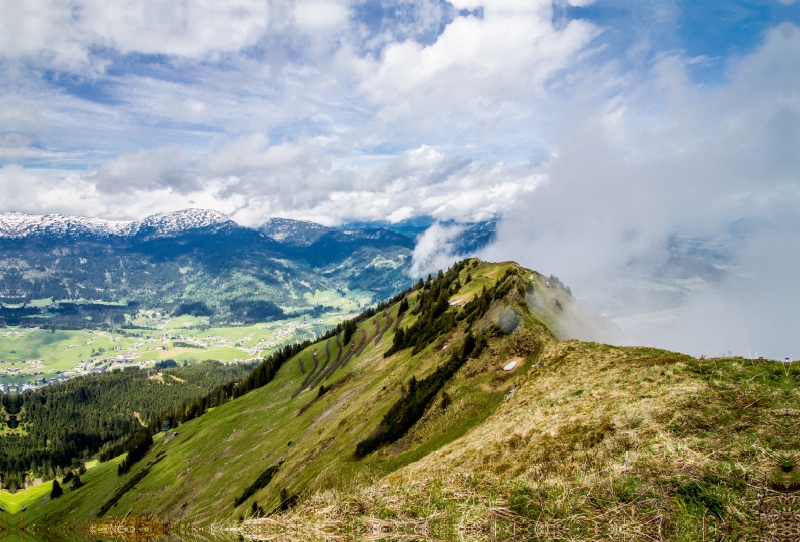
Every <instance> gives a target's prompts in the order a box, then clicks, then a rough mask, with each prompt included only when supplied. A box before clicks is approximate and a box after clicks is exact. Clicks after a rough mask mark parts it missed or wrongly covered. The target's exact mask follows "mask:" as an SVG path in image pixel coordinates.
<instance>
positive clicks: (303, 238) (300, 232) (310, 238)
mask: <svg viewBox="0 0 800 542" xmlns="http://www.w3.org/2000/svg"><path fill="white" fill-rule="evenodd" d="M258 230H259V231H260V232H262V233H263V234H264V235H266V236H267V237H270V238H272V239H274V240H275V241H278V242H279V243H283V244H285V245H290V246H302V247H307V246H309V245H310V244H312V243H314V242H315V241H317V240H318V239H319V238H320V237H322V236H323V235H325V234H326V233H328V232H331V231H333V230H334V228H328V227H326V226H323V225H322V224H317V223H316V222H309V221H307V220H292V219H289V218H277V217H275V218H269V219H267V221H266V222H264V224H262V225H261V226H260V227H259V228H258Z"/></svg>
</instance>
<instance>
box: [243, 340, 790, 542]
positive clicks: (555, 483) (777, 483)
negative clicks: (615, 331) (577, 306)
mask: <svg viewBox="0 0 800 542" xmlns="http://www.w3.org/2000/svg"><path fill="white" fill-rule="evenodd" d="M498 349H502V347H498ZM503 355H505V352H503V353H500V352H494V353H490V354H489V355H488V356H486V360H489V359H494V358H495V357H497V358H500V357H502V356H503ZM484 363H487V364H488V365H491V364H492V363H493V362H488V361H484ZM799 373H800V371H798V370H797V369H792V371H789V370H784V367H783V366H781V365H780V364H777V363H775V362H765V361H750V360H743V359H719V360H695V359H693V358H690V357H688V356H683V355H679V354H673V353H670V352H664V351H659V350H655V349H647V348H614V347H609V346H605V345H598V344H593V343H581V342H577V341H566V342H562V343H559V344H554V345H552V346H551V347H549V348H548V350H547V352H546V353H545V355H543V356H542V358H541V360H540V363H539V365H538V366H534V367H533V368H532V369H531V370H530V371H529V372H528V373H527V374H526V375H525V376H524V377H522V378H520V379H519V380H518V382H517V390H516V392H515V393H514V394H513V395H511V396H509V397H508V399H507V400H506V401H505V402H504V403H503V404H502V405H501V406H500V407H499V409H498V410H497V411H496V413H495V414H493V415H492V416H491V417H490V418H489V419H488V420H486V421H485V422H484V423H482V424H481V425H479V426H477V427H475V428H473V429H472V430H471V431H470V432H469V433H468V434H466V435H465V436H464V437H462V438H461V439H459V440H457V441H455V442H453V443H451V444H449V445H447V446H444V447H442V448H441V449H439V450H437V451H435V452H433V453H431V454H430V455H428V456H426V457H424V458H423V459H421V460H420V461H417V462H415V463H412V464H410V465H408V466H406V467H404V468H403V469H400V470H399V471H397V472H395V473H393V474H390V475H388V476H386V477H385V478H383V479H381V480H379V481H377V482H375V483H373V484H370V485H367V486H366V487H363V488H361V489H359V490H356V491H353V492H350V493H342V492H334V491H329V492H324V493H320V494H317V495H314V496H312V497H310V498H309V499H308V500H306V501H305V502H304V503H302V504H301V505H300V506H299V507H297V508H296V509H295V510H293V511H290V512H287V513H285V514H283V515H281V516H277V517H274V518H272V519H270V520H269V521H270V522H271V524H272V526H273V527H274V526H276V525H291V524H297V525H332V524H334V523H335V524H336V525H339V527H340V528H339V530H338V531H337V536H343V537H350V538H365V539H368V538H370V537H374V536H378V537H379V538H390V539H404V538H409V539H426V538H428V539H470V540H483V539H485V540H490V539H493V540H494V539H520V538H528V539H549V540H576V539H611V538H613V539H617V538H623V537H624V538H627V539H630V540H715V539H720V538H725V539H744V538H750V537H756V538H757V537H758V536H759V532H760V531H763V532H775V533H777V532H779V531H780V529H781V528H785V526H782V524H781V522H785V521H787V520H786V518H785V517H783V516H781V510H784V509H786V506H789V505H787V504H786V503H783V502H782V501H780V499H781V498H783V499H784V500H786V499H787V498H789V497H787V495H789V496H791V495H792V493H791V491H793V490H795V491H796V489H797V487H798V486H800V484H798V482H797V479H798V476H797V467H796V466H794V463H795V462H796V458H797V456H796V455H791V454H792V453H794V454H796V450H797V449H798V448H797V431H796V429H797V418H796V417H795V416H792V412H795V413H796V411H794V410H791V409H789V408H788V407H789V406H791V405H795V406H796V405H797V404H798V401H797V399H798V393H797V385H796V384H797V381H798V380H800V377H799V376H798V374H799ZM787 409H788V410H787ZM787 412H788V414H787ZM437 425H438V424H437ZM792 450H795V451H794V452H792ZM792 458H794V459H792ZM781 462H783V463H781ZM781 465H782V466H783V467H781ZM785 471H787V472H785ZM787 491H788V492H790V493H787ZM792 498H796V497H792ZM770 499H771V500H770ZM787 502H788V501H787ZM776 503H777V504H776ZM791 503H794V504H793V506H795V507H796V505H797V503H795V501H791ZM791 503H790V504H791ZM781 506H783V508H781ZM784 515H785V514H784ZM248 529H250V530H255V531H259V528H258V527H257V526H256V525H250V526H248Z"/></svg>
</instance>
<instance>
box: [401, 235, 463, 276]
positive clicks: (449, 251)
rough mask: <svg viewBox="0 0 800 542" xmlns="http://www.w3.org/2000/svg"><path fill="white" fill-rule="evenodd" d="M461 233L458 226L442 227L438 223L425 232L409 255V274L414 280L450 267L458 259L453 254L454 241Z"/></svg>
mask: <svg viewBox="0 0 800 542" xmlns="http://www.w3.org/2000/svg"><path fill="white" fill-rule="evenodd" d="M462 231H463V228H462V227H460V226H455V225H453V226H444V225H442V224H440V223H438V222H437V223H435V224H433V225H432V226H431V227H430V228H428V229H427V230H425V233H423V234H422V235H421V236H420V237H419V239H417V245H416V246H415V247H414V253H413V254H412V255H411V269H410V270H409V274H410V275H411V276H412V277H415V278H416V277H424V276H425V275H427V274H429V273H436V272H437V271H438V270H439V269H447V268H448V267H450V266H451V265H452V264H453V262H454V261H455V259H456V258H457V257H458V256H457V255H456V253H455V241H456V239H457V238H458V236H459V234H461V232H462Z"/></svg>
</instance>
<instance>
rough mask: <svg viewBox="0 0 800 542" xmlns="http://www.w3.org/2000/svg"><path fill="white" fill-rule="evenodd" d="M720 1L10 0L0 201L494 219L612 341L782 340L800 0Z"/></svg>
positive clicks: (796, 141)
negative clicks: (669, 291)
mask: <svg viewBox="0 0 800 542" xmlns="http://www.w3.org/2000/svg"><path fill="white" fill-rule="evenodd" d="M721 4H723V3H719V2H693V3H687V2H679V1H677V0H673V1H668V0H648V1H646V2H632V1H623V0H597V1H592V0H556V1H545V0H529V1H515V0H495V1H491V2H479V1H472V0H459V1H453V2H445V1H440V0H414V1H402V0H352V1H348V0H341V1H339V0H313V1H306V2H289V1H282V0H274V1H268V0H237V1H235V2H229V3H226V4H224V5H222V4H218V3H213V2H211V3H208V2H192V3H189V4H186V3H179V2H154V1H150V0H145V1H142V2H137V3H135V4H130V3H123V2H113V1H112V2H99V1H95V0H78V1H73V2H69V3H67V2H64V1H57V0H55V1H48V0H41V1H38V2H24V3H23V2H12V1H0V6H2V7H0V10H1V11H0V13H2V15H3V16H2V17H0V66H2V68H1V69H2V83H0V84H1V85H2V91H0V193H2V198H0V212H5V211H19V212H26V213H31V214H44V213H62V214H71V215H84V216H93V217H103V218H109V219H119V220H121V219H141V218H143V217H144V216H147V215H152V214H155V213H158V212H164V211H174V210H179V209H185V208H188V207H200V208H208V209H215V210H218V211H220V212H223V213H225V214H227V215H229V216H231V218H233V219H234V220H236V221H237V222H239V223H241V224H244V225H258V224H260V223H262V222H263V221H264V220H265V219H266V218H268V217H271V216H283V217H288V218H296V219H305V220H311V221H315V222H320V223H323V224H326V225H334V224H341V223H345V222H349V221H370V220H388V221H390V222H397V221H402V220H405V219H409V218H414V217H420V216H430V217H433V218H434V219H436V220H441V221H455V222H456V223H462V222H471V221H477V220H487V219H496V220H499V229H498V239H497V242H496V243H495V244H494V245H493V246H491V247H488V248H487V249H486V250H484V251H483V252H482V253H481V254H480V256H482V257H484V258H487V259H492V260H509V259H512V260H516V261H518V262H519V263H521V264H523V265H525V266H527V267H531V268H533V269H536V270H538V271H541V272H542V273H545V274H550V273H553V274H556V275H558V276H559V277H560V278H561V279H562V280H563V281H564V282H566V283H567V284H569V285H570V286H571V288H572V290H573V291H574V292H575V293H576V295H577V297H578V298H580V299H582V300H584V301H585V302H586V303H587V304H589V305H590V306H593V307H595V308H597V309H598V310H601V311H606V312H609V314H611V315H612V316H614V317H616V318H617V319H618V320H619V321H620V322H622V321H625V322H627V323H629V324H631V325H630V326H629V327H628V328H627V331H628V336H627V339H626V341H628V342H631V343H634V344H652V345H656V346H664V347H668V348H672V349H677V350H682V351H686V352H690V353H694V354H710V355H714V354H721V353H724V352H727V351H730V352H732V353H735V354H741V355H746V356H747V355H751V356H754V355H756V352H757V353H758V355H764V356H772V357H778V358H783V357H785V356H789V357H792V358H798V357H800V335H798V334H797V333H796V329H795V328H796V326H797V323H798V322H800V287H798V285H797V281H796V280H795V274H796V271H795V270H796V269H797V265H798V263H800V262H799V260H800V216H799V214H798V204H799V203H800V178H799V177H800V175H799V174H798V171H800V96H799V95H798V89H800V80H799V79H800V28H798V27H799V26H800V3H797V2H793V1H790V0H756V1H747V2H745V1H744V0H740V1H735V2H728V3H725V5H721ZM457 230H458V226H457V225H456V226H441V225H434V226H433V227H432V228H431V230H429V231H428V232H427V233H426V234H425V236H424V237H423V238H422V240H421V243H420V250H419V251H418V253H417V259H416V261H415V270H416V271H418V272H425V271H426V270H427V269H428V268H433V267H435V266H441V265H447V264H449V263H452V258H453V257H454V255H453V254H451V253H450V252H449V251H448V250H447V247H448V240H450V239H452V238H453V236H454V235H455V234H456V232H457ZM426 247H427V248H426ZM676 247H684V248H685V247H690V248H689V249H686V250H690V251H691V250H693V249H691V247H698V248H696V249H695V250H699V251H700V252H702V255H703V257H705V258H711V260H713V262H714V264H715V265H717V266H719V268H720V269H721V270H722V271H724V273H723V275H722V278H720V279H719V280H718V281H716V282H714V283H708V282H707V281H702V280H701V281H699V282H697V283H696V284H683V285H679V286H681V287H682V288H684V289H686V290H687V291H691V292H692V295H689V296H687V297H686V299H685V300H684V301H683V302H682V305H681V306H680V307H677V308H674V307H673V308H671V309H670V310H666V311H664V310H659V307H658V302H657V299H659V297H658V296H659V295H660V293H659V290H658V288H659V287H660V286H658V284H655V283H653V282H652V281H651V280H650V279H652V278H653V277H656V278H663V277H667V278H669V273H670V272H671V271H670V269H672V268H670V267H669V264H670V262H671V261H672V260H671V259H670V258H672V257H673V256H674V254H675V250H676ZM670 280H672V279H670ZM681 280H683V279H681ZM648 281H650V282H648ZM645 283H646V284H645ZM670 284H672V283H670ZM643 285H644V286H643ZM648 285H649V286H648ZM665 287H666V286H665Z"/></svg>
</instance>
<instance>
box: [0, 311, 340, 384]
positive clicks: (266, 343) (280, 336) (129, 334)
mask: <svg viewBox="0 0 800 542" xmlns="http://www.w3.org/2000/svg"><path fill="white" fill-rule="evenodd" d="M342 317H343V316H342V314H341V313H339V312H336V313H329V314H325V315H323V316H321V317H318V318H311V317H309V316H300V317H296V318H289V319H285V320H280V321H276V322H268V323H260V324H256V325H250V326H232V327H209V326H208V318H204V317H192V316H181V317H177V318H176V317H171V316H169V315H167V314H162V313H160V312H158V311H155V310H150V311H142V312H141V313H140V314H139V317H138V318H137V319H136V320H134V321H133V322H132V324H134V325H135V327H134V326H131V328H128V329H119V330H114V331H103V330H74V331H72V330H50V329H41V328H39V327H31V328H26V327H18V328H13V327H9V328H6V329H3V330H0V338H2V340H0V392H4V393H18V392H23V391H26V390H31V389H36V388H40V387H42V386H47V385H52V384H55V383H56V382H61V381H65V380H68V379H71V378H75V377H80V376H85V375H89V374H101V373H104V372H106V371H114V370H121V369H127V368H134V367H135V368H138V369H153V368H155V367H156V364H157V363H159V362H164V361H166V360H172V361H174V362H175V363H176V364H180V365H185V364H189V363H195V362H198V361H203V360H206V359H213V360H217V361H220V362H222V363H228V364H231V363H250V362H254V361H256V360H258V359H261V358H262V357H264V356H266V355H269V353H271V352H272V351H274V350H275V349H277V348H279V347H281V346H283V345H285V344H290V343H293V342H295V341H297V340H304V339H307V338H312V337H315V336H317V335H319V334H321V333H324V331H325V330H326V329H328V327H330V326H332V325H335V324H336V323H337V322H338V321H340V320H341V318H342ZM155 372H156V371H155V370H154V374H155Z"/></svg>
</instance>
